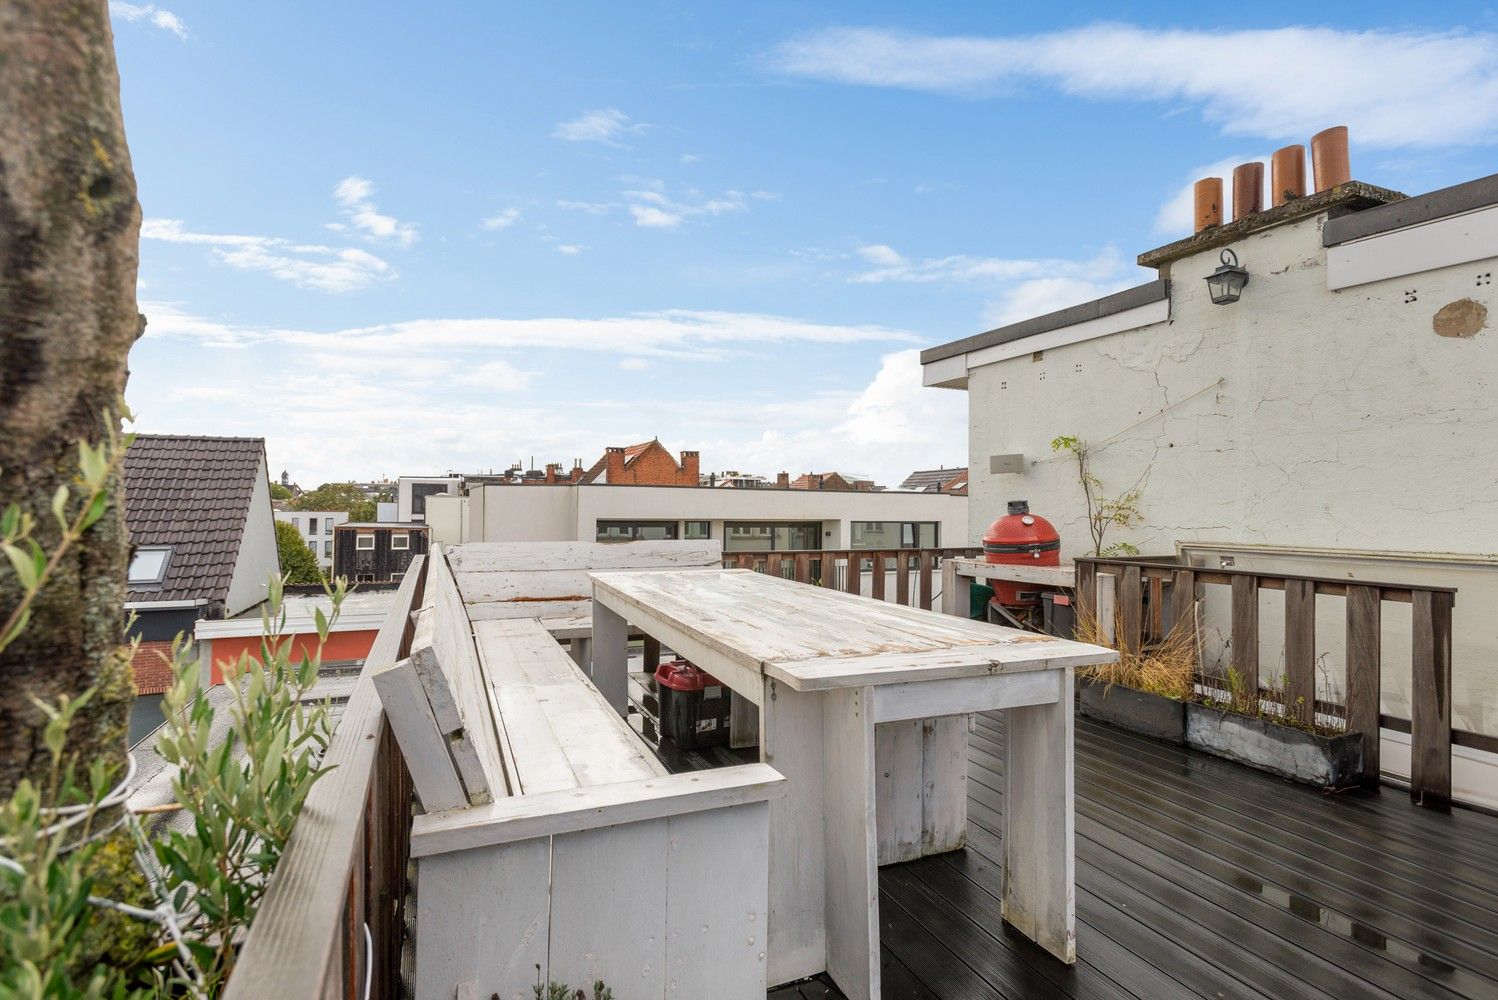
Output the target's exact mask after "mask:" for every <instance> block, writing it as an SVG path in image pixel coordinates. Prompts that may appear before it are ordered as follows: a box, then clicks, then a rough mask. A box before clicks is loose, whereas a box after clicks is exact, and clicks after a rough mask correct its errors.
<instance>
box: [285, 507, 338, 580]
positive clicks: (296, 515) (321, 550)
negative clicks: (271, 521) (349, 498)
mask: <svg viewBox="0 0 1498 1000" xmlns="http://www.w3.org/2000/svg"><path fill="white" fill-rule="evenodd" d="M276 520H277V521H286V522H287V523H289V524H290V525H291V526H292V527H294V528H296V530H297V534H299V535H301V536H302V541H303V542H305V543H307V548H309V549H311V550H312V554H313V555H314V556H316V557H317V566H318V568H319V569H321V570H322V571H323V575H325V576H326V575H327V574H328V573H331V572H332V570H333V529H334V528H335V527H336V526H338V525H340V524H344V523H346V522H347V521H348V512H347V511H342V510H278V511H276Z"/></svg>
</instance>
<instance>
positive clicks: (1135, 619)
mask: <svg viewBox="0 0 1498 1000" xmlns="http://www.w3.org/2000/svg"><path fill="white" fill-rule="evenodd" d="M1118 570H1119V573H1118V615H1119V624H1120V629H1121V631H1122V634H1121V635H1120V636H1119V637H1118V641H1119V647H1118V648H1119V650H1120V651H1121V652H1124V653H1138V652H1139V651H1140V649H1142V648H1143V646H1144V635H1143V631H1144V589H1143V586H1142V581H1141V579H1140V575H1139V567H1138V566H1129V565H1120V566H1119V567H1118Z"/></svg>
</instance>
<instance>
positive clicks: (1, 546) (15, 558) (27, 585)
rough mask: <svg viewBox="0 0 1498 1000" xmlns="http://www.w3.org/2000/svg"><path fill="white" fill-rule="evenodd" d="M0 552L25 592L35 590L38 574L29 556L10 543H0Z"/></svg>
mask: <svg viewBox="0 0 1498 1000" xmlns="http://www.w3.org/2000/svg"><path fill="white" fill-rule="evenodd" d="M0 551H3V552H4V553H5V558H6V559H8V560H10V565H11V568H12V569H14V570H15V572H16V579H17V580H18V581H19V582H20V584H21V587H22V588H23V589H25V590H35V589H36V585H37V577H38V575H39V574H38V572H37V569H36V565H35V564H34V563H33V562H32V561H31V556H30V555H29V554H28V553H27V552H25V551H24V550H22V549H21V547H20V546H18V545H12V544H11V543H10V542H0Z"/></svg>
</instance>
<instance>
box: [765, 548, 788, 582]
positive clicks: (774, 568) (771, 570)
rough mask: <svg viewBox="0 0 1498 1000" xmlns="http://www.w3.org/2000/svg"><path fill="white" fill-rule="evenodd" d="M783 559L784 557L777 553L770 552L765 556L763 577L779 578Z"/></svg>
mask: <svg viewBox="0 0 1498 1000" xmlns="http://www.w3.org/2000/svg"><path fill="white" fill-rule="evenodd" d="M784 559H785V557H784V556H782V555H781V554H780V553H779V552H771V553H770V554H769V555H767V556H765V575H766V576H780V564H781V562H782V561H784Z"/></svg>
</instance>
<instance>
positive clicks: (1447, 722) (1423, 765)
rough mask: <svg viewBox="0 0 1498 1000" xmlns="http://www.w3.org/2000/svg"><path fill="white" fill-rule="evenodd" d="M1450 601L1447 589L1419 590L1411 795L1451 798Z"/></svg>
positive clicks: (1444, 803)
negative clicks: (1442, 590) (1443, 590)
mask: <svg viewBox="0 0 1498 1000" xmlns="http://www.w3.org/2000/svg"><path fill="white" fill-rule="evenodd" d="M1451 605H1452V598H1451V595H1450V594H1448V593H1442V592H1439V591H1429V590H1417V591H1415V599H1414V604H1413V614H1414V617H1413V625H1414V628H1413V632H1414V648H1413V649H1412V650H1411V653H1412V657H1411V660H1412V663H1411V666H1412V667H1413V672H1414V677H1413V678H1412V681H1413V683H1412V684H1411V691H1412V697H1411V699H1410V798H1411V799H1413V800H1414V801H1415V802H1417V803H1418V804H1420V805H1424V806H1433V807H1435V808H1438V809H1443V808H1447V807H1449V806H1450V803H1451Z"/></svg>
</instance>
